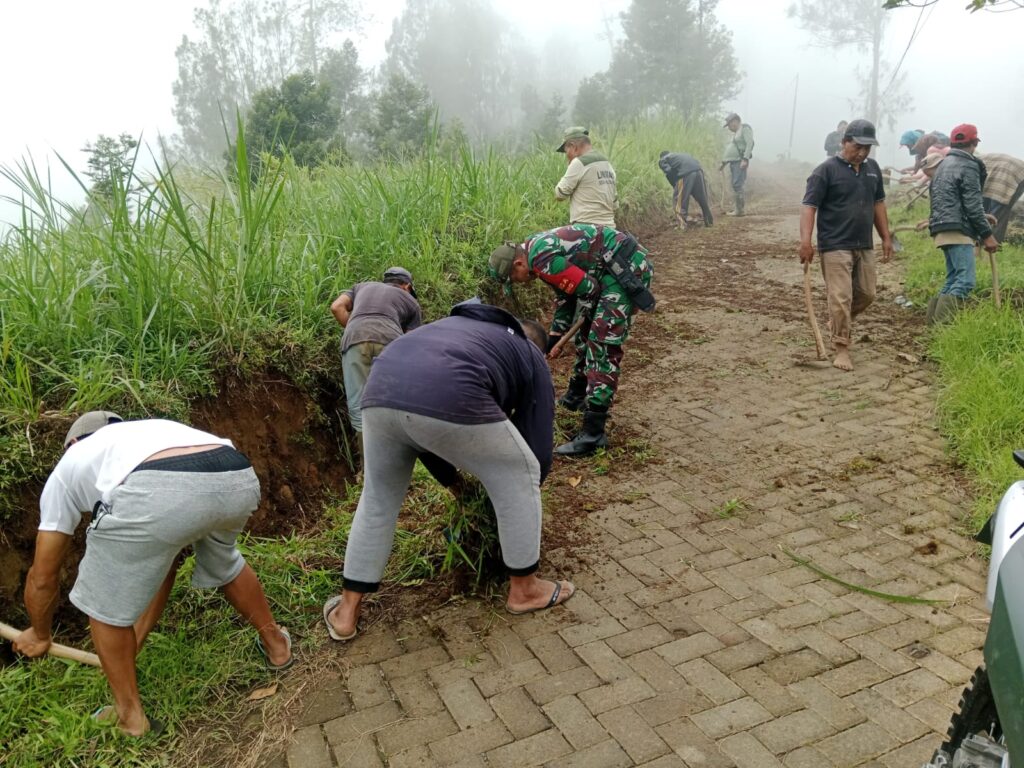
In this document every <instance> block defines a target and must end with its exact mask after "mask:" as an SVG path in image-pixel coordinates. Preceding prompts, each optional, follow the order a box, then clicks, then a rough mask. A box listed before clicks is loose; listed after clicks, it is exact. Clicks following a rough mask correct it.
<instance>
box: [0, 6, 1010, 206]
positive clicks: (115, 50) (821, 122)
mask: <svg viewBox="0 0 1024 768" xmlns="http://www.w3.org/2000/svg"><path fill="white" fill-rule="evenodd" d="M880 1H881V0H879V2H880ZM494 4H495V7H496V8H498V10H499V11H500V12H501V13H503V14H504V15H505V16H506V17H507V18H509V20H510V21H512V22H513V23H514V24H515V25H517V26H518V27H520V28H521V29H523V30H524V34H529V35H530V36H531V37H532V38H533V39H539V40H540V41H541V43H543V42H544V41H545V40H546V39H547V38H549V37H551V36H554V37H558V38H563V39H565V40H567V41H569V42H570V43H571V44H574V45H576V47H577V48H578V50H579V51H582V52H584V53H581V54H578V55H577V56H576V62H575V63H576V69H577V70H578V71H581V72H584V73H588V72H593V71H597V70H598V69H603V68H604V66H606V64H607V56H608V51H609V47H608V43H607V41H605V40H601V39H596V38H598V36H599V35H600V34H601V33H602V31H603V28H604V23H603V17H605V16H609V17H613V18H615V19H616V22H617V14H618V13H619V12H620V11H622V10H624V9H625V8H626V7H628V5H629V0H592V2H590V3H589V5H588V4H584V5H582V6H580V5H578V4H575V3H553V2H551V1H550V0H495V3H494ZM788 4H789V0H721V2H720V5H719V8H718V16H719V18H720V20H721V21H722V22H723V23H724V24H725V25H726V26H727V27H728V28H729V29H731V30H732V31H733V36H734V37H733V42H734V45H735V49H736V53H737V56H738V58H739V61H740V67H741V69H742V71H743V73H744V75H743V82H742V84H743V89H742V91H741V92H740V94H739V95H738V96H737V97H736V99H735V100H734V101H733V103H731V104H729V105H727V106H728V107H731V108H734V109H735V110H736V111H738V112H739V113H740V114H741V115H742V116H743V119H744V120H745V121H747V122H749V123H750V124H751V125H753V127H754V129H755V132H756V139H757V150H756V152H755V156H756V158H757V159H760V160H765V161H768V160H773V159H775V157H776V156H777V155H778V154H780V153H784V152H786V150H787V147H788V144H789V131H790V118H791V112H792V105H793V93H794V84H795V79H796V76H797V75H798V74H799V77H800V82H799V93H798V99H797V119H796V124H795V131H794V142H793V154H794V156H795V157H797V158H799V159H804V160H809V161H816V160H819V159H821V157H822V155H823V153H822V152H821V149H820V148H821V144H822V142H823V139H824V135H825V133H827V132H828V131H830V130H832V129H833V128H834V126H835V124H836V123H837V122H838V121H839V120H840V119H843V118H850V117H855V115H851V114H849V108H848V102H847V96H848V95H850V94H855V93H856V91H857V82H856V76H855V71H854V70H855V67H856V66H857V64H858V63H860V62H864V60H865V58H866V57H865V56H864V55H858V54H856V53H854V52H842V53H841V54H838V55H837V53H836V52H834V51H829V50H823V49H820V48H812V47H809V46H807V41H808V39H809V37H808V35H807V34H806V33H804V32H803V31H801V30H800V29H798V28H797V27H795V25H794V24H793V23H792V22H791V21H790V20H789V19H787V18H786V16H785V8H786V6H787V5H788ZM964 4H965V3H964V1H963V0H939V3H938V4H937V5H936V6H933V7H932V9H931V10H929V11H926V12H925V16H924V17H923V19H924V21H925V23H924V26H923V31H922V32H921V34H920V35H919V36H918V38H917V40H916V42H915V43H914V45H913V46H912V47H911V48H910V50H909V53H908V54H907V56H906V60H905V62H904V65H903V68H904V70H905V71H907V72H908V73H909V76H908V84H909V86H910V88H911V90H912V92H913V93H914V108H913V110H912V111H911V112H909V113H908V114H906V115H905V116H904V118H903V119H902V120H901V121H900V128H901V129H906V128H923V129H925V130H930V129H933V128H938V129H940V130H942V131H945V132H948V131H949V129H950V128H952V127H953V125H955V124H957V123H960V122H973V123H976V124H977V125H978V128H979V134H980V136H981V139H982V145H981V149H982V151H1003V152H1008V153H1010V154H1015V155H1017V156H1024V139H1022V138H1021V135H1020V132H1019V129H1018V127H1019V126H1020V125H1021V124H1024V99H1021V98H1020V96H1021V93H1020V91H1021V88H1022V86H1021V85H1020V84H1021V83H1022V82H1024V57H1021V56H1020V55H1019V54H1016V53H1015V52H1016V51H1017V50H1018V47H1017V45H1018V44H1017V38H1019V36H1020V33H1021V32H1022V31H1024V11H1020V12H1017V13H1008V14H991V13H978V14H974V15H970V14H968V13H966V12H965V11H964V10H963V6H964ZM404 5H405V0H374V2H372V3H365V6H366V7H367V8H372V11H371V13H372V17H371V19H370V20H369V21H368V22H367V24H366V25H365V27H364V29H363V31H362V33H361V34H360V35H359V36H358V38H357V43H358V46H359V50H360V60H361V64H362V65H363V66H368V65H372V64H375V63H377V62H379V61H380V60H381V58H382V57H383V55H384V41H385V40H386V39H387V36H388V34H389V33H390V26H391V19H392V18H393V17H394V15H395V14H397V13H398V12H399V11H400V10H401V9H402V8H403V7H404ZM192 7H193V3H192V2H189V1H188V0H174V1H173V2H168V1H167V0H132V1H131V2H129V0H101V1H100V2H99V3H82V2H81V0H74V1H72V0H34V2H30V3H22V2H7V3H4V9H3V11H2V20H3V28H4V29H5V30H7V31H8V35H7V36H6V37H5V41H4V45H3V46H0V71H2V72H3V73H4V76H3V80H2V84H0V103H2V104H4V105H5V110H4V112H5V114H4V119H3V120H0V163H4V164H6V165H10V164H13V163H15V162H17V161H18V160H20V159H21V158H22V157H24V156H26V155H27V154H28V153H31V154H32V156H33V157H34V158H35V160H36V162H37V164H38V165H39V166H41V167H43V168H45V167H46V165H47V164H49V166H50V168H51V170H52V174H53V176H52V178H53V186H54V189H55V190H56V191H57V193H58V196H59V197H62V198H64V199H71V200H77V199H80V198H81V193H80V191H79V190H78V189H77V186H76V185H75V183H74V182H73V181H72V180H71V179H70V178H68V176H67V174H66V172H65V171H64V169H63V168H62V167H61V166H60V163H59V162H58V161H57V160H56V157H55V153H59V154H60V155H62V156H63V157H64V159H65V160H67V161H68V162H69V163H70V164H71V165H72V166H73V167H74V168H75V169H76V170H77V171H79V172H81V171H82V170H83V169H84V168H85V159H86V157H85V155H84V154H83V153H82V152H80V151H79V150H80V149H81V147H83V146H84V144H85V143H86V142H87V141H90V140H93V139H95V137H96V136H97V135H98V134H100V133H106V134H108V135H117V134H119V133H121V132H123V131H124V132H128V133H131V134H133V135H136V136H137V135H139V134H142V136H143V141H144V142H145V141H150V142H152V141H154V140H155V139H156V137H157V135H159V134H160V133H163V134H171V133H174V132H175V131H176V130H177V125H176V123H175V120H174V117H173V115H172V113H171V106H172V94H171V84H172V82H173V81H174V79H175V76H176V73H177V70H176V67H177V62H176V60H175V58H174V49H175V48H176V47H177V45H178V44H179V42H180V41H181V36H182V35H183V34H191V33H192V26H191V24H192ZM580 8H583V9H584V12H583V13H584V15H586V14H587V13H588V12H589V14H590V16H589V18H583V19H580V18H579V16H580V12H579V10H578V9H580ZM892 13H893V17H892V18H893V22H892V23H891V25H890V28H889V34H888V39H887V48H888V49H889V50H888V51H887V52H886V57H887V58H889V59H892V60H894V61H895V60H897V59H899V57H900V55H901V54H902V52H903V50H904V48H905V46H906V44H907V41H908V39H909V37H910V34H911V30H912V28H913V26H914V22H915V21H916V20H917V18H918V11H917V10H913V9H908V10H901V11H894V12H892ZM538 31H542V32H543V35H542V36H540V35H538ZM595 43H596V44H595ZM1002 86H1006V87H1007V88H1008V89H1009V90H1008V91H1007V92H1005V93H1003V94H1002V95H1000V93H999V89H1000V87H1002ZM897 136H898V133H896V134H889V133H888V132H884V133H882V134H881V136H880V138H881V140H882V143H883V146H882V147H881V149H880V152H879V159H880V160H881V161H882V162H883V164H893V163H894V162H895V164H897V165H903V164H904V162H903V160H904V159H905V158H906V157H907V156H906V154H905V150H904V151H902V152H900V153H899V154H897V152H896V147H895V144H896V137H897ZM10 192H11V189H10V187H8V186H7V185H6V182H5V181H2V180H0V194H10ZM14 215H15V211H14V209H13V208H12V207H11V206H5V205H2V204H0V220H10V219H11V218H12V216H14Z"/></svg>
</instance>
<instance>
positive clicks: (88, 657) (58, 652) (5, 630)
mask: <svg viewBox="0 0 1024 768" xmlns="http://www.w3.org/2000/svg"><path fill="white" fill-rule="evenodd" d="M20 634H21V630H19V629H15V628H14V627H12V626H11V625H10V624H4V623H3V622H2V621H0V637H2V638H4V639H5V640H10V641H12V642H13V641H14V639H15V638H16V637H17V636H18V635H20ZM47 653H49V654H50V655H51V656H57V657H58V658H61V659H70V660H71V661H77V662H78V663H79V664H88V665H89V666H91V667H98V666H100V658H99V656H97V655H96V654H95V653H89V652H88V651H81V650H79V649H78V648H69V647H68V646H66V645H61V644H60V643H52V644H51V645H50V650H49V651H48V652H47Z"/></svg>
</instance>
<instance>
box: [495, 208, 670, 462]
mask: <svg viewBox="0 0 1024 768" xmlns="http://www.w3.org/2000/svg"><path fill="white" fill-rule="evenodd" d="M490 267H491V275H492V276H493V277H495V278H497V279H499V280H501V281H503V282H504V281H511V282H513V283H526V282H529V281H531V280H533V279H535V278H538V277H539V278H540V279H541V280H543V281H544V282H545V283H547V284H548V285H550V286H551V287H552V288H554V290H555V293H556V294H557V295H558V301H557V309H556V310H555V316H554V319H553V320H552V323H551V329H550V330H549V331H548V351H549V352H550V350H551V349H552V347H554V345H555V344H556V343H557V342H558V340H559V339H560V338H561V337H562V336H563V335H564V334H565V333H567V332H568V331H569V330H570V328H571V327H572V325H573V321H574V319H575V318H578V317H583V318H584V325H583V327H582V328H581V329H580V331H579V332H578V333H577V334H576V337H575V338H574V340H573V341H574V344H575V345H576V364H575V366H574V367H573V375H572V378H571V379H570V380H569V388H568V390H567V391H566V393H565V394H564V395H563V396H562V398H561V399H560V400H559V401H558V402H559V404H560V405H562V406H563V407H565V408H568V409H569V410H573V411H579V410H583V409H584V408H585V410H584V414H583V427H582V429H581V431H580V432H579V433H578V434H577V435H576V437H575V438H573V440H571V441H570V442H568V443H566V444H565V445H561V446H559V447H558V448H556V449H555V453H557V454H559V455H561V456H586V455H589V454H591V453H593V452H594V451H596V450H597V449H598V448H603V447H605V446H607V445H608V439H607V437H606V436H605V422H606V421H607V419H608V409H609V408H610V407H611V404H612V400H613V398H614V397H615V390H616V389H617V388H618V384H619V367H620V365H621V364H622V354H623V350H622V346H623V344H625V343H626V339H627V338H629V329H630V327H631V326H632V324H633V315H634V314H635V313H636V310H637V309H642V310H644V311H651V310H652V309H654V297H653V296H652V295H651V293H650V285H651V278H652V277H653V275H654V270H653V268H652V266H651V263H650V261H648V259H647V251H646V250H645V249H644V248H643V247H641V246H640V245H639V243H637V241H636V239H635V238H634V237H633V236H632V235H629V234H627V233H625V232H619V231H618V230H615V229H612V228H611V227H602V226H597V225H594V224H572V225H569V226H567V227H559V228H558V229H552V230H549V231H547V232H541V233H539V234H536V235H533V236H532V237H529V238H527V239H526V240H525V241H524V242H522V243H506V244H505V245H502V246H501V247H499V248H497V249H495V251H494V252H493V253H492V254H491V258H490Z"/></svg>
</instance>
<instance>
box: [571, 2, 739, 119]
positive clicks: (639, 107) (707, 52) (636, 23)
mask: <svg viewBox="0 0 1024 768" xmlns="http://www.w3.org/2000/svg"><path fill="white" fill-rule="evenodd" d="M717 4H718V0H698V2H694V1H693V0H633V2H632V3H631V4H630V7H629V9H628V10H627V11H626V12H625V13H623V14H622V28H623V31H624V32H625V39H624V40H622V41H621V42H620V43H619V44H618V45H617V46H616V49H615V54H614V56H613V57H612V63H611V66H610V67H609V69H608V73H607V82H608V84H609V85H610V87H611V92H612V94H613V95H614V104H615V108H616V110H617V111H620V112H621V111H625V112H626V113H627V114H636V113H640V112H643V111H644V110H649V109H651V108H660V109H669V110H677V111H679V112H681V113H682V114H683V115H684V116H687V117H696V116H704V115H707V114H710V113H713V112H717V111H718V109H719V107H720V105H721V103H722V101H724V100H725V99H728V98H730V97H732V96H734V95H735V94H736V93H737V92H738V91H739V87H740V77H739V72H738V71H737V67H736V57H735V56H734V55H733V49H732V35H731V33H730V32H728V31H727V30H726V29H725V28H724V27H722V25H721V24H720V23H719V22H718V20H717V19H716V17H715V13H714V11H715V6H716V5H717ZM602 85H603V83H602V82H601V81H600V80H596V79H593V78H591V79H590V80H588V81H585V82H584V83H583V84H582V85H581V93H580V95H579V96H578V97H577V99H578V100H579V98H580V96H582V98H583V105H582V106H577V113H579V114H581V116H584V115H585V116H588V117H593V116H594V115H595V114H597V112H596V107H597V104H596V102H597V101H598V94H597V93H596V89H598V88H600V87H601V86H602Z"/></svg>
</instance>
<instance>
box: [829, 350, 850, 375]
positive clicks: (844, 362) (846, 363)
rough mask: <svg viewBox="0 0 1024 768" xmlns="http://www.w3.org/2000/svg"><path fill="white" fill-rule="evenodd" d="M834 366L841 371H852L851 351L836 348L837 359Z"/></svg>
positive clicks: (833, 363)
mask: <svg viewBox="0 0 1024 768" xmlns="http://www.w3.org/2000/svg"><path fill="white" fill-rule="evenodd" d="M832 365H833V366H834V367H836V368H838V369H839V370H840V371H852V370H853V361H852V360H851V359H850V351H849V350H848V349H847V348H846V347H841V346H838V345H837V346H836V359H835V360H833V361H832Z"/></svg>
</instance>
